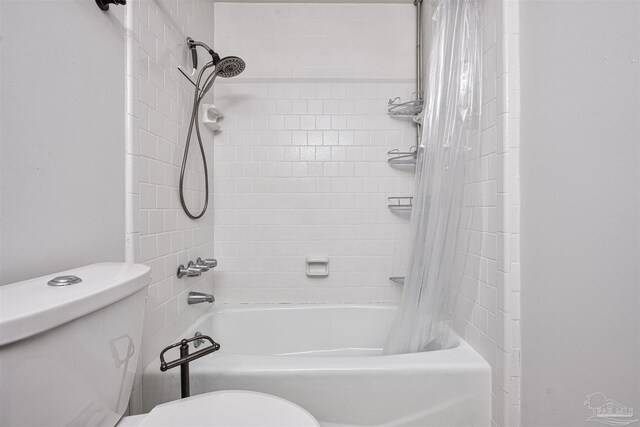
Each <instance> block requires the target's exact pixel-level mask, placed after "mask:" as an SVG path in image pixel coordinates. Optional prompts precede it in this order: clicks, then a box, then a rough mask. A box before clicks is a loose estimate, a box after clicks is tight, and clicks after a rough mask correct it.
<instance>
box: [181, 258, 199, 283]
mask: <svg viewBox="0 0 640 427" xmlns="http://www.w3.org/2000/svg"><path fill="white" fill-rule="evenodd" d="M201 274H202V272H201V271H200V269H199V268H196V267H195V266H194V264H193V262H192V261H189V264H187V266H186V267H185V266H184V265H183V264H180V267H178V272H177V274H176V275H177V276H178V279H182V278H183V277H184V276H187V277H198V276H200V275H201Z"/></svg>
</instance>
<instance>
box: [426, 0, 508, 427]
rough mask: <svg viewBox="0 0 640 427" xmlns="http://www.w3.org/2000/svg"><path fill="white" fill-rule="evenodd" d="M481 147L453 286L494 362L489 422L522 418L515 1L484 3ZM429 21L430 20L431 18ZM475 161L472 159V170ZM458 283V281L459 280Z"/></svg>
mask: <svg viewBox="0 0 640 427" xmlns="http://www.w3.org/2000/svg"><path fill="white" fill-rule="evenodd" d="M482 5H483V8H484V10H483V15H482V16H483V33H482V37H483V76H482V108H483V110H482V142H481V148H480V150H479V153H478V155H479V156H480V161H479V170H478V172H475V171H473V172H472V174H471V176H469V178H468V179H467V181H468V184H467V185H468V187H467V194H468V195H471V194H473V197H469V199H470V200H469V202H470V203H469V207H470V208H471V209H472V220H471V221H470V222H469V223H468V224H466V223H463V226H464V227H465V228H466V227H469V229H468V230H465V232H464V233H465V235H468V236H469V242H470V243H468V246H467V247H461V249H462V250H463V251H465V252H466V253H465V256H463V257H460V259H459V262H458V267H459V268H458V271H459V272H460V273H461V274H462V278H460V277H456V279H455V282H454V286H455V287H454V292H455V295H454V297H455V298H454V300H453V315H454V327H455V328H456V330H457V331H458V333H459V334H460V335H461V336H463V337H464V338H465V339H466V340H467V342H469V344H471V346H472V347H473V348H474V349H475V350H477V351H478V352H479V353H480V354H481V355H482V356H483V357H484V358H485V359H486V360H487V361H488V362H489V364H490V365H491V371H492V404H493V407H492V421H493V425H495V426H508V427H517V426H518V425H519V420H520V339H519V337H520V325H519V319H520V302H519V299H520V286H519V283H520V274H519V271H520V269H519V266H520V264H519V262H520V260H519V236H520V234H519V233H520V229H519V224H518V219H519V204H520V199H519V185H520V184H519V167H518V157H519V143H520V141H519V138H518V134H519V129H520V128H519V125H520V108H519V101H518V100H519V90H520V88H519V79H520V68H519V55H518V49H519V48H518V45H519V41H518V3H517V2H516V1H510V0H507V1H502V0H501V1H493V0H488V1H483V2H482ZM426 18H428V16H427V17H426ZM427 25H428V21H427ZM474 162H477V161H476V160H472V161H470V162H469V166H471V167H473V168H474V169H476V168H477V165H476V164H474ZM459 282H460V283H459Z"/></svg>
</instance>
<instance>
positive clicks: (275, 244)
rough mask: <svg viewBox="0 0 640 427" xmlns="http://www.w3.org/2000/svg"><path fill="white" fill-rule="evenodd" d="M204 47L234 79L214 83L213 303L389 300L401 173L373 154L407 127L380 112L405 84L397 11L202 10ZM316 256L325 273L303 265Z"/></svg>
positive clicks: (404, 13)
mask: <svg viewBox="0 0 640 427" xmlns="http://www.w3.org/2000/svg"><path fill="white" fill-rule="evenodd" d="M215 33H216V44H217V46H218V48H219V50H220V52H221V53H222V55H238V56H240V57H242V58H243V59H244V60H245V61H246V63H247V69H246V71H245V72H244V73H243V74H242V75H240V76H239V77H236V78H233V79H226V80H224V79H221V80H220V81H219V82H218V83H217V89H216V95H215V97H216V102H217V104H218V105H219V106H220V108H222V109H223V110H224V112H225V114H226V118H225V119H224V121H223V130H222V131H221V132H220V134H219V135H217V136H216V146H215V166H214V173H215V189H214V209H215V215H216V219H215V245H216V254H217V255H218V257H219V260H220V264H219V268H218V269H217V271H216V273H215V274H216V284H215V285H216V293H217V295H218V296H219V297H220V300H221V301H227V302H368V301H395V300H397V299H398V297H399V294H400V291H401V289H400V287H398V285H394V284H392V283H391V282H390V281H389V277H390V276H396V275H398V276H401V275H403V273H404V269H405V268H406V259H405V254H406V248H405V245H406V242H407V233H408V224H409V217H408V216H407V215H398V214H394V213H392V212H390V211H389V209H388V208H387V197H388V196H410V195H411V188H412V182H413V175H414V168H413V167H409V168H402V169H399V168H392V167H390V166H389V165H388V164H387V157H388V156H387V151H388V150H391V149H394V148H399V149H402V150H407V149H409V147H410V146H412V145H414V144H415V127H414V126H413V125H412V124H411V123H410V122H408V121H406V120H404V121H403V120H398V119H393V118H390V117H389V116H388V115H387V113H386V104H387V102H388V100H389V98H394V97H396V96H401V97H402V98H404V99H407V98H409V97H410V96H411V92H413V91H414V90H415V53H414V52H415V8H414V7H413V5H411V4H404V5H389V4H361V5H353V4H278V3H272V4H259V3H251V4H233V3H216V21H215ZM309 255H312V256H313V255H320V256H329V257H330V275H329V277H327V278H308V277H306V275H305V258H306V257H307V256H309Z"/></svg>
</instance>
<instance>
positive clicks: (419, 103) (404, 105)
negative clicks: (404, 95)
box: [387, 92, 424, 118]
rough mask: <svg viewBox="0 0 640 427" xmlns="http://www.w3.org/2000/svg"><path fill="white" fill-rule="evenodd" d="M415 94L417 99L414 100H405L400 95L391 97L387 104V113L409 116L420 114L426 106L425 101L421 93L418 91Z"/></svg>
mask: <svg viewBox="0 0 640 427" xmlns="http://www.w3.org/2000/svg"><path fill="white" fill-rule="evenodd" d="M415 95H416V99H414V100H412V101H405V102H403V101H402V99H401V98H400V97H396V98H393V99H390V100H389V103H388V104H387V113H389V115H390V116H396V117H409V118H412V117H414V116H416V115H418V114H420V113H421V112H422V109H423V107H424V101H423V100H422V99H421V97H420V94H419V93H417V92H416V93H415Z"/></svg>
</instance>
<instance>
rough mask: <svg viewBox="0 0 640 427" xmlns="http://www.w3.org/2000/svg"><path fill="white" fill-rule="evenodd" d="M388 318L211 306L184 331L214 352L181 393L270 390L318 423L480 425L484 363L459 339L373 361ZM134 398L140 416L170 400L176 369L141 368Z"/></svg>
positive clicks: (371, 311) (486, 414)
mask: <svg viewBox="0 0 640 427" xmlns="http://www.w3.org/2000/svg"><path fill="white" fill-rule="evenodd" d="M394 312H395V308H394V307H392V306H388V305H373V304H372V305H234V306H232V305H223V306H218V307H214V308H213V309H211V310H210V311H209V312H208V313H207V314H206V315H205V316H204V317H203V318H202V319H201V320H200V321H199V322H197V323H196V324H195V325H194V326H193V327H192V328H191V329H190V330H189V331H187V333H186V334H185V337H190V336H193V335H194V334H195V332H196V331H199V332H202V333H203V334H205V335H210V336H211V337H212V338H213V339H214V340H216V341H217V342H219V343H220V344H221V346H222V347H221V350H220V351H218V352H217V353H214V354H212V355H210V356H205V357H203V358H202V359H199V360H197V361H195V362H193V363H192V364H191V365H190V368H191V393H192V394H197V393H204V392H208V391H217V390H229V389H236V390H254V391H261V392H264V393H270V394H274V395H277V396H281V397H283V398H285V399H288V400H290V401H292V402H295V403H297V404H299V405H300V406H302V407H304V408H305V409H307V410H308V411H309V412H311V413H312V414H313V415H314V416H315V417H316V418H317V419H318V420H319V421H320V422H321V423H322V424H323V425H325V426H335V425H349V426H410V425H411V426H425V427H426V426H438V427H444V426H489V425H490V419H491V417H490V393H491V391H490V388H491V386H490V382H491V372H490V368H489V365H488V364H487V362H485V361H484V360H483V359H482V358H481V357H480V356H479V355H478V354H477V353H476V352H475V351H474V350H473V349H472V348H471V347H470V346H469V345H468V344H467V343H465V342H464V341H461V342H460V344H459V345H458V346H457V347H455V348H452V349H448V350H441V351H432V352H425V353H415V354H400V355H391V356H388V355H382V354H381V351H382V350H381V347H382V345H383V342H384V339H385V336H386V333H387V330H388V328H389V326H390V323H391V321H392V319H393V315H394ZM167 344H169V343H167ZM192 351H193V350H192ZM174 356H175V355H174ZM168 359H172V357H171V356H168ZM143 395H144V407H145V410H147V411H148V410H150V409H151V408H152V407H154V406H155V405H157V404H159V403H163V402H166V401H169V400H173V399H177V398H179V397H180V370H179V369H178V368H176V369H173V370H172V371H168V372H164V373H162V372H160V369H159V361H158V360H156V361H154V362H153V363H151V364H150V365H149V366H148V367H147V368H146V369H145V371H144V376H143ZM212 417H215V414H212Z"/></svg>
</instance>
